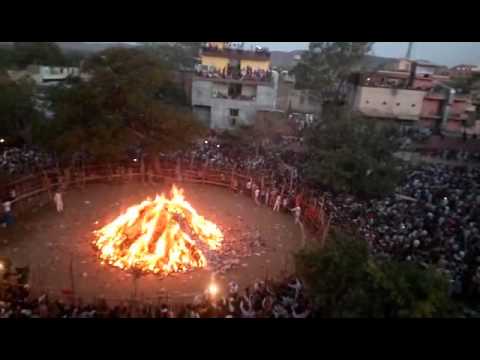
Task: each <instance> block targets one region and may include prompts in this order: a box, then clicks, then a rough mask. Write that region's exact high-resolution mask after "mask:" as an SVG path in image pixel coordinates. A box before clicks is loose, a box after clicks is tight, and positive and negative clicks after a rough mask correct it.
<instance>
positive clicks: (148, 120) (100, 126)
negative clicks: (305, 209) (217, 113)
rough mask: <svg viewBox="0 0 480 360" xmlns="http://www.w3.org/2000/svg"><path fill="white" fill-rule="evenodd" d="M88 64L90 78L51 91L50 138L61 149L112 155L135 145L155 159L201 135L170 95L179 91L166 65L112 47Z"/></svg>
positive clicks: (187, 112) (146, 55)
mask: <svg viewBox="0 0 480 360" xmlns="http://www.w3.org/2000/svg"><path fill="white" fill-rule="evenodd" d="M85 68H86V70H87V71H89V72H90V74H91V75H92V78H91V80H90V81H89V82H87V83H81V84H79V85H74V86H72V87H71V88H67V87H65V88H59V89H58V90H57V91H54V92H53V93H52V94H51V95H50V96H51V99H52V103H53V104H54V112H55V113H56V119H55V121H53V123H52V125H51V127H52V131H51V134H55V135H53V136H50V140H49V141H48V142H49V143H50V144H53V145H54V146H55V147H56V148H57V149H58V151H61V152H62V153H64V154H67V155H69V154H70V153H72V152H75V151H80V150H85V149H86V150H89V151H90V152H92V153H93V154H94V155H96V156H97V157H98V158H100V159H105V158H109V159H112V158H115V157H117V156H118V155H119V154H121V153H122V150H123V149H126V147H128V146H129V145H133V144H135V145H140V146H142V148H143V149H144V151H145V152H146V153H147V154H149V155H151V156H152V157H153V158H155V157H157V155H158V153H159V152H161V151H169V150H174V149H177V148H179V147H182V146H185V145H186V144H188V143H189V142H190V141H191V140H192V139H193V138H194V137H195V136H196V135H200V134H201V131H202V130H203V129H202V128H201V126H200V125H199V123H198V122H196V121H195V119H194V117H193V116H192V114H191V112H190V110H189V109H187V108H186V107H185V108H184V107H182V106H181V105H182V104H179V103H176V101H175V98H169V96H168V94H170V93H172V91H173V92H175V91H177V90H176V89H174V90H172V88H173V87H175V83H174V82H173V81H172V79H171V77H170V72H169V70H168V67H166V66H165V64H164V63H163V62H162V61H161V60H159V59H158V58H157V57H155V56H153V55H152V54H150V53H148V52H146V51H144V50H142V49H124V48H114V49H108V50H105V51H103V52H101V53H99V54H98V55H96V56H94V57H93V58H91V59H90V60H89V61H88V62H87V63H86V66H85ZM166 94H167V95H166ZM52 137H53V138H57V139H58V140H57V141H53V140H52Z"/></svg>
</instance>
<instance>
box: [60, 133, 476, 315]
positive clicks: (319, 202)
mask: <svg viewBox="0 0 480 360" xmlns="http://www.w3.org/2000/svg"><path fill="white" fill-rule="evenodd" d="M286 141H287V142H288V140H286ZM282 148H285V146H282V144H280V145H277V147H276V148H271V149H269V151H265V150H264V149H262V148H261V147H260V148H255V147H254V146H253V145H252V146H251V147H243V148H238V147H236V146H233V145H229V144H227V143H224V142H222V141H220V139H219V138H217V137H216V136H214V135H212V136H210V137H209V138H207V139H205V140H203V141H202V142H201V143H199V144H198V145H197V146H196V147H194V148H193V149H190V150H189V151H186V152H177V153H172V154H168V155H164V160H167V161H171V162H174V163H176V164H177V167H178V168H179V169H182V168H201V167H204V168H208V169H219V170H224V171H225V170H228V171H235V172H238V173H241V174H243V175H247V177H246V178H247V179H248V180H246V181H245V182H243V183H239V182H238V181H237V180H235V178H234V177H233V176H232V179H233V183H232V188H233V189H234V190H236V191H238V192H242V193H244V194H246V195H248V196H251V197H252V200H253V201H254V203H255V204H256V205H257V206H268V207H270V208H271V209H272V210H273V211H285V212H288V213H292V215H293V217H294V219H295V222H296V223H310V224H315V223H321V224H322V226H325V223H326V222H327V221H326V219H328V224H330V222H331V224H332V225H336V226H341V227H343V228H344V229H346V230H348V231H354V232H356V233H357V234H359V235H360V236H362V237H364V238H365V240H366V241H367V242H368V244H369V249H370V252H371V253H372V254H373V255H374V256H376V257H377V258H378V259H385V260H386V261H388V259H395V260H399V261H406V262H412V263H415V264H418V265H419V266H423V267H434V268H436V269H438V271H440V272H443V273H444V274H445V275H447V277H448V279H449V280H450V284H451V286H450V291H451V294H452V295H461V296H464V295H468V296H478V295H480V226H479V224H480V169H478V168H475V167H464V166H457V167H452V166H447V165H441V164H430V165H422V166H420V167H409V168H407V169H406V177H405V179H404V180H403V182H402V183H401V184H400V185H399V186H398V188H397V189H396V191H395V193H394V194H392V195H389V196H386V197H384V198H382V199H373V200H361V199H358V198H355V197H354V196H352V195H350V194H342V193H333V192H331V191H329V190H328V189H318V188H312V187H310V186H308V185H307V184H306V183H305V182H304V181H303V178H302V171H301V166H300V165H301V163H302V161H303V160H302V156H301V155H299V154H295V153H288V152H285V151H282ZM180 171H181V170H180ZM249 174H252V177H250V175H249ZM258 174H263V176H262V177H261V179H260V178H259V177H258ZM298 283H299V282H298V280H295V284H298ZM289 285H292V283H290V281H289V282H288V283H287V285H285V284H283V288H282V286H281V285H280V287H276V288H275V289H274V287H273V286H271V287H266V285H265V284H263V285H259V284H256V285H255V286H254V287H253V290H252V289H249V290H246V292H245V294H243V295H242V296H240V295H238V292H235V291H234V292H232V293H231V294H230V295H231V296H229V297H228V298H227V299H222V300H220V301H218V300H215V302H213V303H212V301H211V299H209V298H208V297H200V298H197V299H196V301H195V302H194V303H193V304H191V305H189V306H186V307H185V308H184V309H183V310H181V311H179V312H178V313H175V314H174V316H186V317H202V316H210V315H211V316H220V317H237V316H240V317H260V316H274V317H281V316H286V317H301V316H303V315H305V311H307V310H305V309H310V308H309V307H308V306H307V305H306V304H307V300H306V298H305V296H303V294H302V296H300V297H298V296H299V295H298V294H297V295H295V296H294V297H292V296H286V297H285V301H283V300H281V301H279V300H278V299H279V298H278V296H277V295H278V294H284V293H285V294H286V292H285V291H287V292H288V288H292V287H291V286H289ZM233 288H235V287H234V286H233ZM259 289H260V290H259ZM279 289H280V290H279ZM282 289H283V290H282ZM302 289H303V287H302ZM272 291H273V294H277V295H272ZM235 294H237V295H235ZM245 296H246V297H245ZM283 297H284V296H283V295H280V298H283ZM258 299H261V300H258ZM265 299H269V300H265ZM289 299H290V300H289ZM291 299H294V302H293V308H292V306H291V305H292V303H291ZM264 304H265V305H264ZM289 304H290V305H289ZM264 306H265V307H266V309H269V310H268V311H266V310H265V308H264ZM74 309H75V307H73V308H72V307H70V311H71V312H72V313H73V310H74ZM82 309H83V308H82ZM91 309H92V306H91V305H89V307H87V310H85V311H83V310H82V311H80V310H78V311H77V312H76V314H78V313H80V314H85V313H88V312H89V311H90V312H91V311H93V310H91ZM115 309H117V310H115V311H113V310H112V312H111V313H112V314H116V315H118V314H124V313H125V312H124V311H123V310H121V309H125V307H123V308H121V307H120V308H119V307H116V308H115ZM119 309H120V310H119ZM148 309H149V310H145V309H144V310H142V311H146V313H147V314H150V315H151V314H152V313H157V312H158V307H148ZM152 309H157V310H152ZM275 309H276V310H275ZM62 311H63V310H62ZM269 311H270V312H269ZM308 311H310V310H308ZM308 311H307V313H309V312H308ZM60 313H62V312H61V311H60ZM160 313H161V314H164V315H165V314H170V313H171V311H170V310H169V309H168V307H166V308H165V307H160ZM266 314H270V315H266ZM278 314H284V315H278ZM302 314H303V315H302ZM116 315H115V316H116ZM150 315H148V316H150ZM62 316H63V315H62ZM168 316H171V314H170V315H166V316H164V317H168Z"/></svg>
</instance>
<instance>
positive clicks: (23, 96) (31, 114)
mask: <svg viewBox="0 0 480 360" xmlns="http://www.w3.org/2000/svg"><path fill="white" fill-rule="evenodd" d="M0 114H2V118H1V121H0V134H1V136H2V137H7V138H9V139H10V141H11V142H17V141H20V142H23V143H31V142H32V140H33V139H32V130H33V128H34V127H35V126H37V125H38V124H39V123H40V122H41V121H42V116H43V115H42V113H41V112H40V111H39V110H38V109H37V107H36V103H35V88H34V87H33V85H32V84H31V83H29V82H27V81H20V82H14V81H11V80H10V79H9V78H8V77H2V79H0Z"/></svg>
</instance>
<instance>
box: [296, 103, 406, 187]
mask: <svg viewBox="0 0 480 360" xmlns="http://www.w3.org/2000/svg"><path fill="white" fill-rule="evenodd" d="M323 117H324V120H323V121H322V122H318V123H315V124H314V126H313V127H312V128H311V129H310V131H309V132H308V134H307V136H306V145H307V150H308V161H307V163H306V164H305V167H304V173H305V176H306V178H307V180H309V181H311V182H313V183H317V184H322V185H327V186H329V187H331V188H332V189H334V190H336V191H346V192H353V193H356V194H358V195H374V196H375V195H382V194H385V193H387V192H390V191H392V190H393V189H394V188H395V185H396V183H397V181H398V180H399V176H400V173H399V171H398V170H397V168H396V165H397V164H398V161H397V160H396V159H395V158H394V156H393V153H394V152H395V151H396V150H397V149H398V146H399V144H398V143H397V140H396V139H397V138H398V137H397V134H396V130H395V128H392V127H389V126H387V125H383V124H379V123H378V122H377V123H374V122H373V121H371V120H367V119H365V118H361V117H356V116H354V115H351V114H349V113H347V112H341V113H340V112H332V113H325V114H324V116H323Z"/></svg>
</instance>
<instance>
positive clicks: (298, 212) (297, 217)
mask: <svg viewBox="0 0 480 360" xmlns="http://www.w3.org/2000/svg"><path fill="white" fill-rule="evenodd" d="M291 211H292V212H293V216H294V217H295V224H296V225H300V216H301V215H302V208H301V207H300V206H299V205H297V206H295V207H294V208H293V209H292V210H291Z"/></svg>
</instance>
